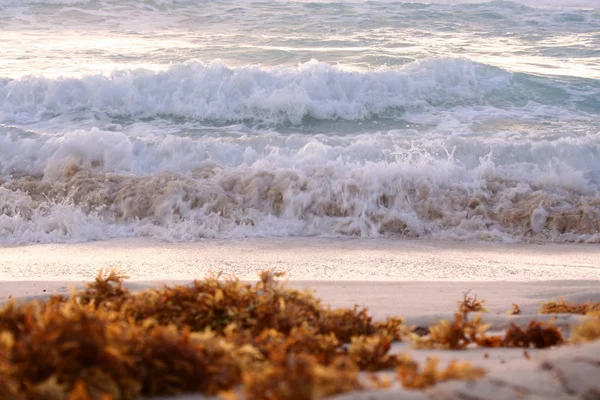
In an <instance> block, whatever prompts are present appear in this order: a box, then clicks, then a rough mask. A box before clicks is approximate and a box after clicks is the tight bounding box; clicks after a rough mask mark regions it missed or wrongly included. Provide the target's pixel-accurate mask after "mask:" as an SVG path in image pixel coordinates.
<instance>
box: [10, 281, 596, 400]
mask: <svg viewBox="0 0 600 400" xmlns="http://www.w3.org/2000/svg"><path fill="white" fill-rule="evenodd" d="M280 277H281V274H278V273H273V272H268V271H267V272H262V273H261V274H260V279H259V281H258V282H257V283H255V284H248V283H242V282H240V281H239V280H238V279H237V278H235V277H229V278H222V277H221V276H214V275H213V276H209V277H207V278H206V279H203V280H200V281H195V282H194V283H193V284H192V285H188V286H174V287H162V288H156V289H151V290H146V291H142V292H139V293H133V292H131V291H130V290H128V289H127V288H126V287H125V286H124V285H123V279H124V278H125V277H124V276H123V275H122V274H119V273H118V272H116V271H101V272H100V273H99V274H98V276H97V277H96V279H95V281H94V282H92V283H89V284H86V285H85V288H84V289H83V290H80V291H74V292H73V293H71V295H70V296H69V297H63V296H52V297H50V298H48V299H46V300H45V301H44V302H32V303H30V304H27V305H17V304H16V303H8V304H7V305H5V306H4V307H3V308H2V309H1V310H0V399H7V400H24V399H33V400H37V399H39V400H42V399H44V400H67V399H69V400H109V399H110V400H133V399H136V398H138V397H140V396H155V395H171V394H178V393H184V392H201V393H205V394H211V395H220V396H222V397H224V398H229V399H233V398H237V395H238V394H243V395H244V396H245V398H248V399H250V400H253V399H273V400H276V399H292V400H304V399H318V398H322V397H326V396H330V395H334V394H338V393H343V392H347V391H352V390H361V389H364V388H368V387H371V388H386V387H389V386H390V385H391V382H390V381H389V380H388V379H384V378H381V377H374V376H371V378H370V381H369V380H368V381H366V382H365V381H364V380H361V379H359V372H360V371H371V372H372V371H380V370H389V369H394V368H396V371H397V375H398V377H399V379H400V380H401V382H402V384H403V385H404V386H406V387H409V388H421V389H422V388H426V387H429V386H431V385H433V384H435V383H437V382H441V381H445V380H449V379H476V378H479V377H481V376H482V375H483V370H481V369H479V368H474V367H472V366H471V365H470V364H468V363H460V362H452V363H450V364H449V365H448V366H447V367H446V368H444V369H440V368H439V365H438V361H436V360H430V361H428V362H427V363H426V364H425V365H424V366H423V367H421V366H419V364H418V363H416V362H415V361H413V360H412V359H411V358H410V357H409V356H408V355H406V354H404V355H395V354H390V349H391V345H392V342H394V341H398V340H402V339H404V338H406V337H409V338H410V339H411V340H412V341H413V342H414V345H415V346H416V347H425V348H441V349H464V348H466V347H468V346H470V345H473V346H485V347H500V346H504V347H530V346H535V347H547V346H552V345H557V344H561V343H562V342H563V338H562V335H561V334H560V331H558V329H557V328H555V327H554V326H552V325H551V324H550V325H547V324H544V323H538V322H535V321H532V322H531V323H530V324H529V326H528V327H527V328H526V329H521V328H519V327H517V326H516V325H512V326H511V328H510V329H509V330H508V332H507V333H506V335H505V336H504V337H500V336H487V335H486V331H487V329H488V328H489V325H487V324H484V323H483V322H482V319H481V314H477V315H476V316H475V317H473V318H468V317H469V313H471V312H473V311H480V312H481V311H485V309H484V308H483V303H484V302H485V300H481V301H479V300H477V298H476V297H469V296H468V292H467V293H466V294H465V296H464V299H463V301H462V302H459V310H458V311H459V312H458V313H456V314H455V317H454V320H453V321H440V322H439V323H438V324H436V325H434V326H431V327H428V328H424V329H421V330H420V331H422V333H423V334H426V336H423V337H419V336H418V335H417V333H415V331H414V329H413V328H408V327H406V326H405V325H404V321H403V320H402V319H401V318H388V319H386V320H384V321H379V322H374V321H373V320H372V317H371V316H370V315H369V314H368V312H367V310H366V309H364V308H360V307H354V308H351V309H332V308H331V307H329V306H326V305H323V304H322V303H321V302H320V301H319V300H318V299H317V298H316V297H314V295H313V294H312V292H308V291H298V290H293V289H289V288H287V287H286V286H285V282H284V281H281V280H280V279H279V278H280ZM593 321H596V322H594V323H595V324H597V320H593ZM599 330H600V329H599V328H598V326H597V325H594V324H592V322H590V325H585V324H582V325H581V326H579V327H578V328H574V331H573V335H572V340H573V341H584V340H593V339H595V338H597V337H598V335H599V333H598V331H599Z"/></svg>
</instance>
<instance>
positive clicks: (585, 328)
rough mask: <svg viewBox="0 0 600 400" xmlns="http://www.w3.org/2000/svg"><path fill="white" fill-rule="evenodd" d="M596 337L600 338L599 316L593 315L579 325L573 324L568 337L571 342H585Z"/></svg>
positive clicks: (596, 338)
mask: <svg viewBox="0 0 600 400" xmlns="http://www.w3.org/2000/svg"><path fill="white" fill-rule="evenodd" d="M598 339H600V316H595V317H593V318H590V319H588V320H586V321H583V322H582V323H581V324H579V325H575V326H574V327H573V328H572V330H571V336H570V337H569V340H570V341H571V342H572V343H585V342H591V341H594V340H598Z"/></svg>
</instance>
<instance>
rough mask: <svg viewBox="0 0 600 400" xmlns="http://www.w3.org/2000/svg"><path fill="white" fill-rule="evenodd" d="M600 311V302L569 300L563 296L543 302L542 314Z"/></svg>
mask: <svg viewBox="0 0 600 400" xmlns="http://www.w3.org/2000/svg"><path fill="white" fill-rule="evenodd" d="M598 311H600V302H598V303H594V302H589V301H588V302H585V303H577V302H574V301H571V302H567V301H565V300H564V299H562V298H559V299H558V300H555V301H548V302H545V303H542V305H541V306H540V314H582V315H583V314H588V313H593V312H598Z"/></svg>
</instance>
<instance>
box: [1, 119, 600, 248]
mask: <svg viewBox="0 0 600 400" xmlns="http://www.w3.org/2000/svg"><path fill="white" fill-rule="evenodd" d="M82 138H85V139H83V140H81V139H82ZM99 138H103V139H102V140H100V139H99ZM96 139H98V140H96ZM392 139H393V136H392V137H386V136H382V137H375V138H374V137H373V136H372V135H364V137H363V138H359V139H353V141H352V142H350V143H345V144H344V145H343V146H342V145H341V144H339V143H338V145H337V147H336V146H334V145H333V143H331V142H330V143H329V144H328V143H327V142H326V139H322V140H321V141H319V140H317V139H315V138H308V139H306V138H302V137H300V136H295V137H294V136H293V137H279V138H275V139H274V138H269V137H268V136H266V137H264V138H262V139H261V140H263V141H264V142H265V143H271V147H269V146H265V145H264V143H263V144H262V145H261V144H260V143H254V144H253V143H251V142H244V140H246V141H252V140H258V139H256V138H245V139H244V140H240V141H238V142H237V143H236V144H232V143H227V140H223V139H222V138H213V139H212V140H213V141H212V142H211V141H209V140H208V139H207V141H206V142H204V143H203V144H199V143H198V142H196V141H194V140H192V139H186V138H176V137H167V138H164V139H162V140H160V141H159V142H157V143H155V144H147V145H143V144H141V143H137V144H136V143H132V142H131V141H130V140H129V139H127V138H125V137H120V136H119V135H117V134H114V133H110V132H99V131H95V132H91V133H90V132H80V133H77V134H74V136H73V135H71V137H66V138H60V139H55V140H47V141H46V142H43V141H42V140H37V141H36V140H35V139H33V138H30V139H22V138H21V139H18V140H16V141H12V142H11V141H9V140H5V141H4V142H3V143H0V145H1V147H0V149H2V150H4V151H6V152H8V151H11V150H12V151H17V150H18V151H19V152H20V153H15V154H21V157H16V156H15V157H14V158H13V159H12V161H11V160H8V158H6V159H7V160H8V161H9V162H10V164H9V163H6V164H5V165H4V166H5V167H6V169H5V170H4V171H3V176H4V178H0V242H4V243H32V242H57V241H86V240H95V239H107V238H114V237H134V236H150V237H156V238H160V239H164V240H170V241H190V240H198V239H200V238H207V237H220V238H227V237H241V236H323V235H324V236H340V235H341V236H361V237H377V236H395V235H400V236H408V237H440V238H453V239H461V240H468V239H479V240H504V241H522V240H526V241H548V240H549V241H584V242H598V241H599V240H600V192H599V191H598V182H600V181H599V178H600V171H599V170H598V169H597V168H596V169H595V170H594V169H593V170H589V169H587V170H583V169H577V168H575V167H576V166H577V165H578V164H577V163H582V164H583V165H585V164H588V165H592V164H593V163H594V161H593V160H594V159H597V158H596V157H597V154H598V152H599V151H600V144H599V143H598V141H597V140H596V139H594V138H590V139H588V140H587V142H585V143H583V141H582V140H581V139H573V140H571V141H569V140H566V139H564V140H559V141H558V142H556V143H545V144H532V143H529V144H527V143H522V144H520V145H511V144H506V146H508V147H507V148H505V149H502V148H501V147H497V148H496V154H497V155H496V156H494V155H493V154H492V153H489V154H487V155H485V153H483V152H482V151H484V150H485V147H486V146H485V145H483V144H481V143H480V144H477V143H471V145H470V147H469V142H476V140H473V139H469V138H467V139H465V140H464V141H462V142H460V141H459V142H455V147H454V149H452V150H451V151H447V152H446V151H441V153H438V154H436V152H435V150H434V148H435V147H436V146H435V144H433V143H430V145H431V148H429V149H427V148H416V147H407V148H404V149H401V148H396V149H395V150H394V151H387V152H386V151H385V150H383V148H385V147H386V146H387V147H388V148H390V147H391V148H393V146H390V142H389V141H390V140H392ZM277 140H280V141H284V142H286V143H287V147H283V146H277ZM327 140H334V139H332V138H329V139H327ZM337 140H349V139H337ZM82 143H87V146H88V147H87V148H88V149H89V150H87V151H84V148H86V147H85V146H86V145H82ZM11 146H12V147H11ZM144 146H145V147H144ZM295 146H297V147H295ZM294 147H295V148H294ZM380 147H381V148H380ZM5 149H10V150H5ZM370 153H372V154H374V155H371V156H369V154H370ZM477 153H479V154H483V155H482V156H479V157H478V156H477ZM503 153H506V154H510V155H511V157H512V159H510V160H504V161H503V160H502V159H500V157H498V156H502V154H503ZM470 155H471V156H474V158H473V159H471V158H469V157H470ZM569 155H570V157H571V160H569V159H568V156H569ZM5 156H6V155H4V157H5ZM531 157H533V158H531ZM561 159H562V160H561ZM161 160H162V161H161ZM10 171H12V173H9V172H10Z"/></svg>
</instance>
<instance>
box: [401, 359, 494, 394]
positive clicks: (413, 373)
mask: <svg viewBox="0 0 600 400" xmlns="http://www.w3.org/2000/svg"><path fill="white" fill-rule="evenodd" d="M439 362H440V361H439V359H437V358H433V357H432V358H429V359H428V360H427V362H426V364H425V365H424V366H423V368H420V367H419V366H418V365H413V366H406V365H401V366H399V367H398V369H397V371H396V373H397V375H398V378H399V379H400V381H401V382H402V385H403V386H404V387H406V388H410V389H426V388H428V387H430V386H433V385H435V384H437V383H439V382H444V381H448V380H453V379H460V380H474V379H480V378H482V377H483V376H484V375H485V371H484V369H483V368H479V367H474V366H472V365H471V364H470V363H469V362H465V361H450V362H449V363H448V365H447V366H446V368H443V369H440V368H439Z"/></svg>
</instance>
